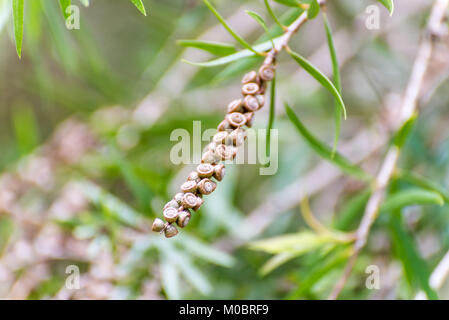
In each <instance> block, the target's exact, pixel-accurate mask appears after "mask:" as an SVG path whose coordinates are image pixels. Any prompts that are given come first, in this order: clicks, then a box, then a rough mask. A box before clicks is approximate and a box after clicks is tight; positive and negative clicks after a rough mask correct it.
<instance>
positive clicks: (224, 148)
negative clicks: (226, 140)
mask: <svg viewBox="0 0 449 320" xmlns="http://www.w3.org/2000/svg"><path fill="white" fill-rule="evenodd" d="M215 153H216V154H217V155H219V156H220V157H221V160H232V159H234V157H235V155H236V154H237V150H235V148H234V147H233V146H230V145H224V144H221V145H219V146H218V147H217V149H215Z"/></svg>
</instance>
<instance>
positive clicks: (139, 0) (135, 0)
mask: <svg viewBox="0 0 449 320" xmlns="http://www.w3.org/2000/svg"><path fill="white" fill-rule="evenodd" d="M130 1H131V2H132V3H133V4H134V5H135V6H136V8H137V9H139V11H140V12H141V13H142V14H143V15H144V16H146V15H147V11H146V10H145V6H144V5H143V2H142V0H130Z"/></svg>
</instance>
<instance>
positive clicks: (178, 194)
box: [173, 192, 184, 205]
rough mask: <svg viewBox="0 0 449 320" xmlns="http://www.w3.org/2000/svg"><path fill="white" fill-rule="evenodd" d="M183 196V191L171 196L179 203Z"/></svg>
mask: <svg viewBox="0 0 449 320" xmlns="http://www.w3.org/2000/svg"><path fill="white" fill-rule="evenodd" d="M183 197H184V193H182V192H178V193H177V194H175V196H174V197H173V200H175V201H176V202H177V203H178V204H179V205H181V200H182V198H183Z"/></svg>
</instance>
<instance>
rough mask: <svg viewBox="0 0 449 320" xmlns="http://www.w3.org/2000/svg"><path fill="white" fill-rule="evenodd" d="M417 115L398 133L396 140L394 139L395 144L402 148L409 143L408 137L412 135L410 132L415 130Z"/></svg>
mask: <svg viewBox="0 0 449 320" xmlns="http://www.w3.org/2000/svg"><path fill="white" fill-rule="evenodd" d="M416 118H417V115H416V114H414V115H413V116H412V117H411V118H410V119H408V120H407V121H406V122H405V123H404V124H403V125H402V127H401V128H399V130H398V131H397V132H396V134H395V136H394V138H393V144H394V145H395V146H396V147H398V148H402V146H403V145H404V143H405V141H407V137H408V136H409V135H410V132H411V131H412V129H413V125H414V124H415V121H416Z"/></svg>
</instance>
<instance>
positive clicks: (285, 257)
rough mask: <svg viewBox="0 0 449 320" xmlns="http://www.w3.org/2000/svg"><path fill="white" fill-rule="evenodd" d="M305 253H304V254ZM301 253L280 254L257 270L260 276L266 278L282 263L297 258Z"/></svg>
mask: <svg viewBox="0 0 449 320" xmlns="http://www.w3.org/2000/svg"><path fill="white" fill-rule="evenodd" d="M304 253H305V252H304ZM301 254H302V252H299V253H298V252H282V253H278V254H276V255H274V256H273V257H271V258H270V259H269V260H268V261H267V262H265V263H264V265H263V266H262V268H260V270H259V274H260V275H261V276H266V275H267V274H269V273H271V272H272V271H274V270H275V269H277V268H279V267H280V266H281V265H283V264H284V263H286V262H288V261H290V260H292V259H294V258H297V257H299V256H300V255H301Z"/></svg>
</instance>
